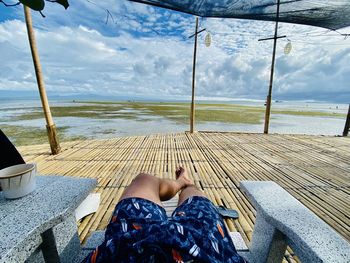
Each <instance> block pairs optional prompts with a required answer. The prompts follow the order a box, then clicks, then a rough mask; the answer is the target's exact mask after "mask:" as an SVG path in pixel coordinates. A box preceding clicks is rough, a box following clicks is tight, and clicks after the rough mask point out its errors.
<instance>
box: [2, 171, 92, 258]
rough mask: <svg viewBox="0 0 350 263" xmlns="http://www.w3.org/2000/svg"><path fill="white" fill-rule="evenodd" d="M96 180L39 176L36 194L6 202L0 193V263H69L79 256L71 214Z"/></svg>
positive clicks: (74, 222) (74, 225)
mask: <svg viewBox="0 0 350 263" xmlns="http://www.w3.org/2000/svg"><path fill="white" fill-rule="evenodd" d="M95 185H96V180H95V179H82V178H72V177H64V176H38V177H37V187H36V190H35V191H34V192H33V193H31V194H29V195H27V196H25V197H23V198H19V199H14V200H7V199H5V198H4V197H3V194H2V193H0V263H10V262H16V263H18V262H25V261H26V262H43V261H45V262H72V258H74V257H77V256H78V254H79V253H80V242H79V237H78V234H77V224H76V221H75V217H74V211H75V209H76V208H77V207H78V205H79V204H80V203H81V202H82V201H83V200H84V199H85V198H86V196H87V195H88V194H89V192H90V191H91V190H92V189H93V188H94V187H95Z"/></svg>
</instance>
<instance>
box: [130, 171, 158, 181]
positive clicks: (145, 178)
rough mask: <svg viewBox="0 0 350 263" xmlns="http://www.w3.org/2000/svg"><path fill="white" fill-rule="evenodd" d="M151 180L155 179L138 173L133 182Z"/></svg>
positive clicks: (149, 175)
mask: <svg viewBox="0 0 350 263" xmlns="http://www.w3.org/2000/svg"><path fill="white" fill-rule="evenodd" d="M153 178H155V177H154V176H153V175H151V174H147V173H139V174H138V175H137V176H136V177H135V178H134V180H133V182H134V181H143V180H152V179H153Z"/></svg>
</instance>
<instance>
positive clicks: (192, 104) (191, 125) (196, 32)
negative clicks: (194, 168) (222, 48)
mask: <svg viewBox="0 0 350 263" xmlns="http://www.w3.org/2000/svg"><path fill="white" fill-rule="evenodd" d="M197 38H198V17H196V31H195V35H194V51H193V70H192V101H191V116H190V118H191V121H190V133H193V131H194V121H195V105H194V94H195V92H194V91H195V82H196V58H197Z"/></svg>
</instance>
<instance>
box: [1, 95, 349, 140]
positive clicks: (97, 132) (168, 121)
mask: <svg viewBox="0 0 350 263" xmlns="http://www.w3.org/2000/svg"><path fill="white" fill-rule="evenodd" d="M24 102H26V101H25V100H24ZM27 102H28V103H27V104H26V103H23V101H21V102H20V103H19V104H18V105H16V104H15V103H14V104H13V102H11V103H12V104H13V105H12V106H13V107H6V105H5V106H3V105H2V106H1V107H0V127H1V128H2V129H3V130H4V132H5V133H6V134H7V135H8V136H9V137H10V138H11V140H13V141H14V143H15V144H16V145H18V146H21V145H32V144H40V143H45V142H46V140H47V139H46V128H45V121H44V119H43V113H42V109H41V107H40V105H39V106H37V105H31V104H30V103H29V101H27ZM260 103H261V102H255V104H253V105H239V104H230V103H217V102H212V103H204V102H203V101H202V102H201V103H197V104H196V123H195V124H196V130H203V131H218V132H220V131H223V132H243V133H246V132H248V133H251V132H253V133H260V132H261V133H262V132H263V127H262V126H263V122H264V113H265V107H264V106H263V105H260ZM276 104H279V105H278V107H277V106H276V108H275V109H274V108H273V110H272V115H271V133H279V134H306V135H340V133H341V131H340V130H341V129H340V127H341V126H342V125H343V124H342V123H341V122H342V121H343V120H344V123H345V118H346V113H343V112H342V110H343V109H342V108H341V109H339V107H338V106H334V105H331V104H328V105H327V104H324V105H323V104H319V105H321V106H318V107H313V105H312V107H310V106H308V104H302V105H300V106H299V108H291V107H292V106H293V104H292V103H289V104H288V103H287V102H283V103H276ZM51 105H52V106H51V110H52V114H53V118H54V121H55V123H56V126H57V127H58V132H59V137H60V140H61V141H71V140H81V139H83V140H87V139H104V138H113V137H125V136H138V135H149V134H154V133H161V134H164V133H171V132H184V131H186V130H188V129H189V127H188V126H189V103H184V102H134V101H84V100H73V101H59V102H53V103H52V104H51ZM344 108H345V105H344ZM312 123H315V124H312ZM317 123H319V125H318V124H317ZM318 126H319V127H320V129H318ZM333 126H337V127H338V128H334V129H333V128H332V127H333ZM304 127H306V128H304ZM332 129H333V130H332Z"/></svg>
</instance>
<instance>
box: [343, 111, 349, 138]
mask: <svg viewBox="0 0 350 263" xmlns="http://www.w3.org/2000/svg"><path fill="white" fill-rule="evenodd" d="M349 130H350V104H349V111H348V116H347V118H346V122H345V127H344V131H343V136H348V135H349Z"/></svg>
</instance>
